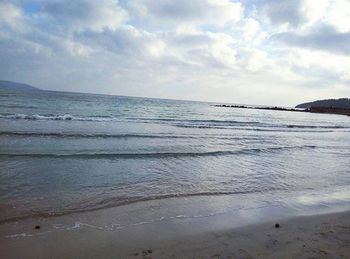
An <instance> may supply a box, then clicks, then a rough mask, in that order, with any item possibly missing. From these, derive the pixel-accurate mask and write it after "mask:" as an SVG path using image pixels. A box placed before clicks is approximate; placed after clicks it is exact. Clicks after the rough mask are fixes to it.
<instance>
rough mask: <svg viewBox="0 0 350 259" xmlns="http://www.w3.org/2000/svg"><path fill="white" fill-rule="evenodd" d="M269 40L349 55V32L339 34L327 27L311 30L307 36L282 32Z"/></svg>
mask: <svg viewBox="0 0 350 259" xmlns="http://www.w3.org/2000/svg"><path fill="white" fill-rule="evenodd" d="M271 39H274V40H278V41H281V42H283V43H284V44H287V45H290V46H296V47H300V48H309V49H317V50H325V51H328V52H332V53H339V54H344V55H350V44H349V43H350V32H339V31H337V30H336V29H335V28H333V27H331V26H327V25H322V26H319V27H317V28H313V30H311V31H310V32H309V33H308V34H298V33H294V32H284V33H278V34H275V35H273V36H272V37H271Z"/></svg>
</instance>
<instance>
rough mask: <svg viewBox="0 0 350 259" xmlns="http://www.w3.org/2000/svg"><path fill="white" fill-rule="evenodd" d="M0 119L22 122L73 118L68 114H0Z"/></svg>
mask: <svg viewBox="0 0 350 259" xmlns="http://www.w3.org/2000/svg"><path fill="white" fill-rule="evenodd" d="M0 118H3V119H16V120H19V119H23V120H73V116H72V115H70V114H64V115H39V114H33V115H26V114H1V115H0Z"/></svg>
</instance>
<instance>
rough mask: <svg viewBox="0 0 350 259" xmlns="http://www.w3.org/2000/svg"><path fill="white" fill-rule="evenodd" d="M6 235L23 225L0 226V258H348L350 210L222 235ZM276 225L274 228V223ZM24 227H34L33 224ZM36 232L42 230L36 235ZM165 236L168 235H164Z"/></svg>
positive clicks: (147, 230) (144, 230)
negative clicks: (277, 225)
mask: <svg viewBox="0 0 350 259" xmlns="http://www.w3.org/2000/svg"><path fill="white" fill-rule="evenodd" d="M50 221H52V219H48V220H45V221H43V222H42V223H43V224H42V225H41V229H39V230H35V229H33V230H32V235H31V234H30V233H29V234H28V233H27V234H26V236H25V235H24V234H22V235H21V234H17V236H11V235H6V233H10V230H11V229H15V228H18V227H19V226H18V225H20V224H21V223H18V222H17V223H16V222H12V223H6V224H2V225H0V234H1V239H0V240H1V241H0V251H1V253H0V257H1V258H350V211H348V212H340V213H333V214H324V215H316V216H302V217H300V216H299V217H292V218H289V219H283V220H278V221H271V222H268V223H259V224H254V225H248V226H244V227H238V228H231V229H230V228H228V229H226V230H217V231H215V230H212V231H206V232H203V233H196V234H188V233H186V234H181V232H180V233H179V231H176V230H175V229H172V227H171V226H169V227H168V229H166V230H164V229H163V230H162V233H163V234H159V235H158V233H157V231H155V229H154V228H152V226H145V227H138V228H134V229H128V230H124V231H118V230H115V231H100V230H98V229H94V228H77V230H76V231H54V232H50V231H48V232H45V228H46V226H45V224H46V225H49V224H51V223H52V222H50ZM276 223H278V224H279V226H280V227H279V228H276V226H275V224H276ZM26 224H34V221H33V222H31V223H30V221H28V222H27V223H26ZM35 231H42V232H40V233H42V234H40V235H35V234H34V233H35ZM164 233H167V235H164Z"/></svg>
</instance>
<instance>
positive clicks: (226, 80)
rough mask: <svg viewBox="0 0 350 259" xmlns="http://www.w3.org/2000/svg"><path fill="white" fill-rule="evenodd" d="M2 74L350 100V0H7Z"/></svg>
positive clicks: (69, 87)
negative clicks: (346, 98)
mask: <svg viewBox="0 0 350 259" xmlns="http://www.w3.org/2000/svg"><path fill="white" fill-rule="evenodd" d="M0 79H4V80H13V81H18V82H25V83H29V84H32V85H35V86H38V87H41V88H43V89H50V90H64V91H78V92H92V93H107V94H117V95H133V96H148V97H161V98H176V99H192V100H208V101H220V102H233V103H247V104H271V105H272V104H274V105H295V104H297V103H300V102H303V101H309V100H313V99H319V98H336V97H350V0H284V1H283V0H281V1H276V0H240V1H238V0H237V1H230V0H132V1H127V0H119V1H117V0H74V1H72V0H36V1H29V0H27V1H26V0H12V1H8V0H0Z"/></svg>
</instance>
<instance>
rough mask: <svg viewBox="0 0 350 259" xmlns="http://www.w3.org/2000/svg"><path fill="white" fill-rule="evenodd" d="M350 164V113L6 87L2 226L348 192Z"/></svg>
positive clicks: (1, 108)
mask: <svg viewBox="0 0 350 259" xmlns="http://www.w3.org/2000/svg"><path fill="white" fill-rule="evenodd" d="M349 158H350V117H347V116H339V115H326V114H310V113H297V112H284V111H267V110H249V109H233V108H223V107H215V106H213V104H210V103H201V102H188V101H176V100H161V99H146V98H130V97H121V96H106V95H92V94H79V93H62V92H48V91H29V92H17V91H8V90H6V91H4V90H0V203H1V204H0V210H1V216H0V217H1V218H0V219H1V220H5V219H14V218H16V217H22V216H24V217H25V216H32V215H51V214H64V213H71V212H76V211H85V210H93V209H97V208H104V207H113V206H118V205H122V204H127V203H131V202H135V201H143V200H150V199H159V198H164V197H178V196H181V197H184V196H217V195H242V194H256V195H260V194H261V195H265V194H267V193H268V194H269V195H272V197H274V193H276V194H277V193H278V195H279V196H281V195H282V196H283V195H285V196H286V197H287V196H290V195H292V196H295V195H296V193H302V192H305V191H312V192H313V193H320V194H322V193H323V192H324V190H327V193H328V192H329V190H335V191H336V190H344V189H345V190H346V189H348V188H349V185H350V172H349V168H350V159H349ZM281 193H282V194H281ZM321 196H322V195H321ZM347 198H349V200H350V197H345V198H344V200H346V199H347Z"/></svg>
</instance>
